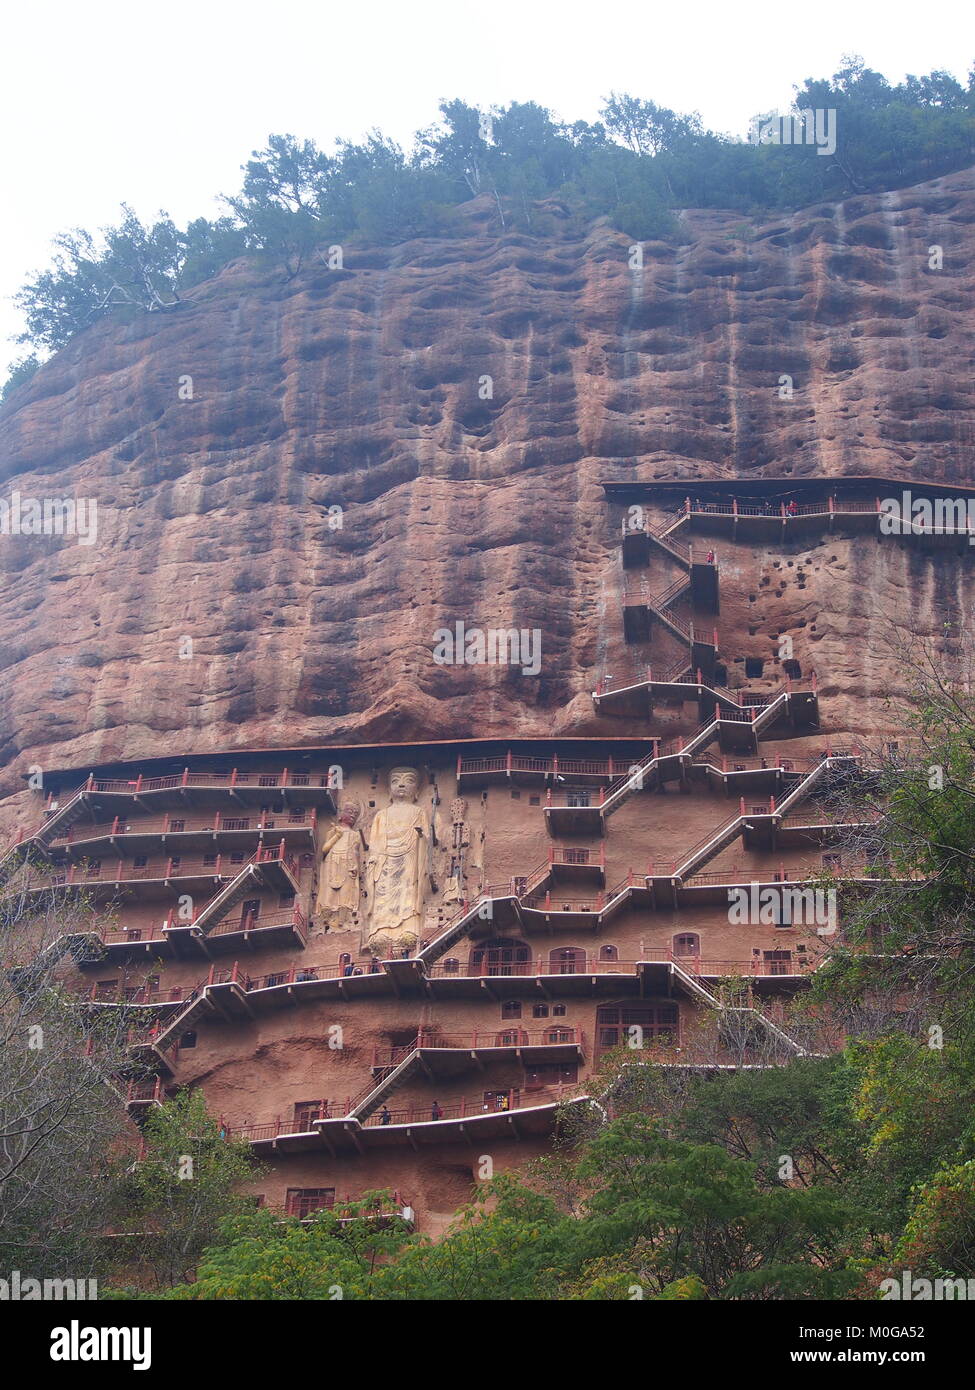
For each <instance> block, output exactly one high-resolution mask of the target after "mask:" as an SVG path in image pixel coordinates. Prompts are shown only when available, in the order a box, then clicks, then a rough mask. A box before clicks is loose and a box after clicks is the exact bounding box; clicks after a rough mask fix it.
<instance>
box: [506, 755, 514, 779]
mask: <svg viewBox="0 0 975 1390" xmlns="http://www.w3.org/2000/svg"><path fill="white" fill-rule="evenodd" d="M511 765H512V756H511V749H510V748H509V749H508V753H507V757H506V758H505V773H506V775H507V776H508V777H510V776H511Z"/></svg>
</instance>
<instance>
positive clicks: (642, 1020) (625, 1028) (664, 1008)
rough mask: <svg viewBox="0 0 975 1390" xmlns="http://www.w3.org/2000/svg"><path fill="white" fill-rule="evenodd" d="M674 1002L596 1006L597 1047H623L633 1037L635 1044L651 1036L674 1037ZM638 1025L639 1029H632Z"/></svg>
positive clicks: (675, 1026)
mask: <svg viewBox="0 0 975 1390" xmlns="http://www.w3.org/2000/svg"><path fill="white" fill-rule="evenodd" d="M678 1018H679V1014H678V1010H677V1005H676V1004H671V1003H669V1002H664V1001H661V1002H660V1003H657V1004H626V1005H623V1004H604V1005H603V1006H602V1007H601V1008H599V1009H597V1010H596V1035H597V1039H598V1043H599V1047H600V1048H608V1047H624V1046H627V1045H628V1044H630V1043H632V1042H633V1041H634V1040H635V1041H636V1042H637V1044H638V1046H639V1045H640V1044H641V1043H645V1042H646V1041H647V1040H648V1039H650V1038H667V1037H669V1038H676V1037H677V1035H678ZM631 1029H639V1030H640V1031H639V1032H631V1031H630V1030H631Z"/></svg>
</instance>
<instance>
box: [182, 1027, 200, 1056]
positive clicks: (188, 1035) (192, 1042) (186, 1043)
mask: <svg viewBox="0 0 975 1390" xmlns="http://www.w3.org/2000/svg"><path fill="white" fill-rule="evenodd" d="M179 1046H180V1049H181V1050H182V1051H184V1052H186V1051H188V1050H189V1049H190V1048H193V1047H196V1034H195V1033H194V1031H193V1029H192V1028H188V1029H187V1031H186V1032H185V1033H184V1034H183V1035H182V1036H181V1038H180V1040H179Z"/></svg>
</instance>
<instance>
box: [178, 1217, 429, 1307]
mask: <svg viewBox="0 0 975 1390" xmlns="http://www.w3.org/2000/svg"><path fill="white" fill-rule="evenodd" d="M391 1201H392V1194H391V1193H389V1192H369V1193H366V1194H365V1196H364V1197H363V1198H362V1199H361V1200H360V1201H357V1202H351V1203H349V1204H348V1205H347V1206H346V1207H343V1208H342V1210H341V1211H340V1212H337V1211H328V1210H322V1211H320V1212H316V1213H315V1215H314V1216H313V1217H312V1218H311V1219H310V1220H308V1221H305V1222H302V1221H298V1220H296V1219H294V1218H290V1217H280V1216H276V1215H275V1214H274V1213H273V1212H271V1211H268V1210H261V1211H256V1212H254V1211H252V1212H249V1213H247V1214H245V1215H237V1216H232V1217H227V1218H225V1219H224V1221H223V1222H222V1223H221V1226H220V1231H219V1240H218V1241H217V1242H216V1243H215V1244H214V1245H213V1246H211V1248H210V1249H208V1250H207V1251H206V1253H205V1255H204V1257H203V1259H202V1261H201V1263H200V1269H199V1273H198V1275H197V1277H196V1279H195V1280H194V1282H193V1283H191V1284H183V1285H180V1286H179V1287H177V1288H175V1289H174V1290H173V1291H172V1292H171V1293H169V1294H163V1297H172V1298H176V1299H182V1300H188V1299H194V1300H195V1299H203V1300H209V1299H262V1300H271V1301H273V1300H279V1299H297V1298H300V1299H322V1300H329V1301H339V1300H348V1299H369V1298H375V1297H381V1296H382V1294H381V1293H380V1290H382V1289H384V1288H385V1287H386V1285H387V1283H388V1282H389V1281H390V1278H391V1275H390V1269H391V1266H392V1263H393V1262H394V1261H395V1258H396V1256H397V1255H398V1254H400V1252H402V1251H403V1250H404V1249H405V1248H406V1247H408V1246H409V1244H410V1242H411V1241H412V1240H413V1239H414V1237H412V1236H411V1235H410V1232H409V1228H408V1227H407V1226H406V1224H405V1223H404V1222H403V1221H402V1220H401V1219H400V1218H399V1217H398V1216H389V1217H387V1216H383V1215H377V1213H378V1212H382V1211H384V1210H388V1208H389V1206H390V1204H391Z"/></svg>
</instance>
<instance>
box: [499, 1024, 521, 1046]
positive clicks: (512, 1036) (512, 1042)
mask: <svg viewBox="0 0 975 1390" xmlns="http://www.w3.org/2000/svg"><path fill="white" fill-rule="evenodd" d="M527 1042H528V1034H527V1033H524V1032H522V1030H521V1029H520V1028H506V1029H505V1030H504V1031H503V1032H501V1033H499V1034H498V1035H497V1037H496V1038H495V1040H494V1045H495V1047H523V1046H524V1045H525V1044H526V1043H527Z"/></svg>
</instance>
